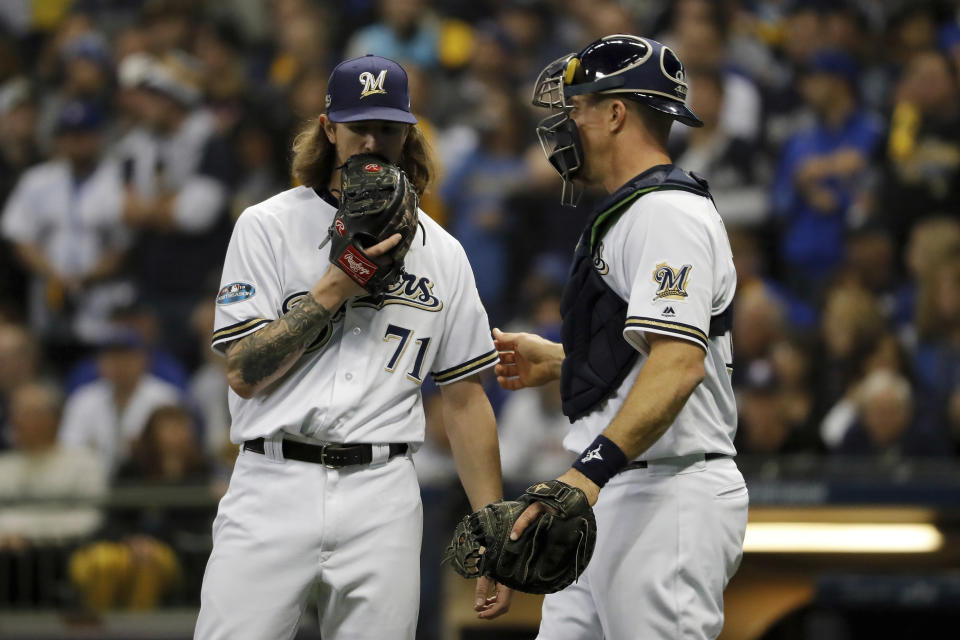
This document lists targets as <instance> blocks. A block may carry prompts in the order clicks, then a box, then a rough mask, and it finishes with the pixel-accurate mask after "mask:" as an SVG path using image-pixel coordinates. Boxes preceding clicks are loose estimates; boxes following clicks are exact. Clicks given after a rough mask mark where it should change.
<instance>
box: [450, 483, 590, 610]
mask: <svg viewBox="0 0 960 640" xmlns="http://www.w3.org/2000/svg"><path fill="white" fill-rule="evenodd" d="M533 502H543V503H544V504H545V505H547V506H548V507H552V508H553V509H552V510H548V512H547V513H544V514H542V515H541V516H540V517H539V518H537V519H536V520H535V521H534V522H533V524H531V525H530V526H528V527H527V528H526V529H525V530H524V531H523V533H522V534H521V535H520V537H519V538H518V539H517V540H510V530H511V529H512V528H513V523H514V522H516V520H517V518H518V517H520V514H521V513H523V511H524V509H526V508H527V507H528V506H529V505H530V504H531V503H533ZM550 511H555V512H556V513H551V512H550ZM596 538H597V523H596V520H595V519H594V516H593V509H591V508H590V504H589V503H588V502H587V496H586V495H584V493H583V491H581V490H580V489H577V488H576V487H572V486H570V485H568V484H566V483H564V482H560V481H559V480H548V481H546V482H541V483H539V484H536V485H534V486H532V487H530V488H529V489H527V490H526V492H525V493H524V494H523V495H522V496H520V497H519V498H517V499H516V500H511V501H504V502H494V503H491V504H488V505H487V506H485V507H484V508H483V509H480V510H479V511H476V512H475V513H472V514H470V515H468V516H467V517H465V518H464V519H463V520H461V521H460V523H459V524H458V525H457V528H456V529H455V530H454V532H453V540H452V541H451V542H450V545H449V546H448V547H447V549H446V551H445V552H444V554H443V561H442V562H443V563H447V562H449V563H450V564H451V565H452V566H453V569H454V571H456V572H457V573H459V574H460V575H461V576H463V577H464V578H477V577H479V576H489V577H490V578H493V579H494V580H496V581H497V582H499V583H500V584H504V585H506V586H508V587H510V588H511V589H516V590H517V591H525V592H527V593H554V592H555V591H560V590H561V589H563V588H564V587H566V586H567V585H569V584H570V583H572V582H573V581H574V580H576V579H577V578H578V577H579V576H580V574H581V573H583V570H584V569H585V568H586V566H587V563H588V562H590V556H592V555H593V547H594V544H595V543H596Z"/></svg>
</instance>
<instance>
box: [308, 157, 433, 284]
mask: <svg viewBox="0 0 960 640" xmlns="http://www.w3.org/2000/svg"><path fill="white" fill-rule="evenodd" d="M417 200H418V198H417V193H416V191H415V190H414V188H413V185H412V184H411V183H410V180H409V179H407V176H406V174H405V173H404V172H403V171H402V170H401V169H400V168H399V167H397V166H395V165H392V164H390V163H389V162H387V161H386V160H384V159H383V158H381V157H380V156H377V155H373V154H369V153H362V154H357V155H354V156H351V157H350V158H349V159H348V160H347V161H346V163H344V165H343V166H342V167H341V168H340V208H339V209H338V210H337V215H336V217H334V219H333V224H332V225H330V229H329V231H328V232H327V233H328V237H329V240H330V243H331V246H330V262H332V263H333V264H335V265H337V266H338V267H340V269H342V270H343V271H344V272H345V273H346V274H347V275H348V276H350V277H351V278H352V279H353V281H354V282H356V283H357V284H359V285H360V286H361V287H363V288H364V289H366V290H367V292H368V293H370V294H373V295H377V294H381V293H383V292H384V291H387V290H388V289H390V287H392V286H393V285H395V284H396V283H397V282H398V281H399V280H400V276H401V275H402V274H403V259H404V257H405V256H406V255H407V250H409V249H410V245H411V244H412V243H413V237H414V236H415V235H416V233H417V218H418V212H417ZM395 233H399V234H400V235H401V236H403V237H402V239H401V240H400V243H399V244H397V246H396V247H394V248H393V249H391V250H390V251H389V252H388V253H386V254H384V255H382V256H378V257H376V258H373V257H370V256H368V255H367V254H366V253H365V252H364V249H366V248H368V247H370V246H372V245H375V244H377V243H378V242H380V241H381V240H386V239H387V238H389V237H390V236H392V235H393V234H395Z"/></svg>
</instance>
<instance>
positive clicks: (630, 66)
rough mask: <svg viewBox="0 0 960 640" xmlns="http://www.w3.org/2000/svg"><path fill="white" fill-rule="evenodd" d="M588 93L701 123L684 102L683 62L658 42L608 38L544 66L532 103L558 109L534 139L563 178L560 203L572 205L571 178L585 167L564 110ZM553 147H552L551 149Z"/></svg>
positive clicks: (688, 122)
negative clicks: (612, 97) (619, 97)
mask: <svg viewBox="0 0 960 640" xmlns="http://www.w3.org/2000/svg"><path fill="white" fill-rule="evenodd" d="M588 93H594V94H600V95H605V96H606V95H618V96H622V97H624V98H629V99H631V100H636V101H637V102H640V103H642V104H644V105H646V106H648V107H650V108H651V109H656V110H657V111H660V112H662V113H665V114H667V115H668V116H670V117H671V118H673V119H675V120H679V121H680V122H682V123H683V124H686V125H689V126H691V127H702V126H703V122H702V121H701V120H700V118H698V117H697V116H696V114H694V113H693V111H691V110H690V109H689V108H688V107H687V105H686V103H685V100H686V97H687V83H686V81H685V79H684V73H683V64H681V63H680V59H679V58H678V57H677V55H676V54H675V53H674V52H673V51H672V50H671V49H670V48H669V47H665V46H664V45H662V44H660V43H659V42H657V41H656V40H650V39H648V38H640V37H637V36H631V35H622V34H618V35H612V36H606V37H603V38H600V39H599V40H595V41H593V42H591V43H590V44H588V45H587V46H586V47H585V48H584V49H583V50H582V51H580V52H579V53H568V54H567V55H565V56H563V57H561V58H558V59H556V60H554V61H553V62H551V63H550V64H548V65H547V66H546V67H545V68H544V69H543V71H541V72H540V75H539V77H538V78H537V83H536V85H535V87H534V89H533V104H534V106H537V107H547V108H551V109H558V110H559V111H558V112H557V113H554V114H552V115H550V116H548V117H546V118H544V119H543V120H542V121H541V122H540V124H539V125H538V126H537V136H538V137H539V138H540V144H541V146H542V147H543V152H544V153H545V154H546V156H547V159H548V160H549V161H550V164H552V165H553V167H554V168H555V169H556V170H557V172H558V173H559V174H560V176H561V177H562V178H563V194H562V195H561V201H562V202H563V203H564V204H575V203H576V200H577V196H576V194H575V193H574V190H573V188H572V180H573V179H574V178H575V177H576V176H577V174H578V173H579V172H580V170H581V169H582V168H583V148H582V146H581V144H580V134H579V132H578V130H577V126H576V124H575V123H574V122H573V120H571V119H570V117H569V115H568V111H569V108H570V106H571V105H570V103H569V101H568V99H569V98H570V97H571V96H576V95H584V94H588ZM551 146H552V149H551V148H550V147H551Z"/></svg>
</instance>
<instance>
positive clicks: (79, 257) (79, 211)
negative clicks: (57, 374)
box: [2, 160, 132, 341]
mask: <svg viewBox="0 0 960 640" xmlns="http://www.w3.org/2000/svg"><path fill="white" fill-rule="evenodd" d="M122 212H123V183H122V181H121V178H120V167H119V165H118V164H117V163H115V162H111V161H104V162H101V163H100V164H99V165H98V166H97V168H96V169H95V170H94V172H93V173H92V174H90V175H89V176H88V177H87V178H86V179H85V180H83V181H81V182H77V181H76V180H75V179H74V177H73V174H72V172H71V170H70V165H69V164H68V163H67V162H66V161H64V160H53V161H51V162H45V163H43V164H40V165H37V166H36V167H33V168H31V169H29V170H27V171H26V173H24V174H23V176H22V177H21V178H20V181H19V182H18V183H17V186H16V188H15V189H14V190H13V193H12V194H10V197H9V199H8V200H7V203H6V206H5V208H4V212H3V221H2V232H3V235H4V237H6V238H7V239H9V240H11V241H12V242H15V243H23V244H29V245H33V246H36V247H39V248H40V249H41V250H42V251H43V253H44V256H45V257H46V258H47V260H49V261H50V263H51V265H52V266H53V268H54V269H55V270H56V272H57V274H58V275H59V276H60V277H62V278H68V277H82V276H85V275H87V274H89V273H90V272H91V271H92V270H93V269H94V267H95V266H96V265H97V263H98V261H99V260H100V259H101V258H102V257H103V256H104V255H105V254H107V253H110V252H114V251H121V250H124V249H126V248H128V247H129V246H130V244H131V242H132V236H131V234H130V231H129V230H128V229H127V228H126V226H124V224H123V223H122V222H121V214H122ZM46 294H47V292H46V279H45V278H42V277H39V276H37V277H35V278H34V279H33V282H32V283H31V290H30V317H31V323H32V324H33V326H34V327H37V328H39V329H40V330H41V331H47V330H49V329H51V326H50V324H51V318H50V313H49V309H48V302H47V298H46ZM130 295H131V291H130V289H129V286H126V285H123V284H119V283H117V282H101V283H96V284H93V285H91V286H89V287H87V288H86V289H85V290H84V292H83V294H82V296H81V297H80V299H78V300H75V301H74V302H75V303H76V305H77V306H76V310H75V312H74V313H75V315H74V316H73V318H72V322H73V326H72V330H74V331H75V332H76V333H77V334H78V335H79V336H80V337H81V338H83V339H85V340H90V341H94V340H97V339H99V338H101V337H102V336H103V335H104V334H105V333H106V331H107V330H108V324H109V322H108V320H109V314H110V311H111V309H112V308H114V307H115V306H118V305H120V304H123V303H126V302H128V298H129V297H130Z"/></svg>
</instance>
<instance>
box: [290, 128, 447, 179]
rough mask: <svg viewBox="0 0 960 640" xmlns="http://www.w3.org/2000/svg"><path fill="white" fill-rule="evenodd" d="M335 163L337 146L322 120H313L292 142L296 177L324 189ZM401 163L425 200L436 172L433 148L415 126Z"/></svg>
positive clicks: (401, 157) (402, 153)
mask: <svg viewBox="0 0 960 640" xmlns="http://www.w3.org/2000/svg"><path fill="white" fill-rule="evenodd" d="M335 163H336V154H335V149H334V146H333V144H331V142H330V140H328V139H327V135H326V133H324V131H323V124H322V123H321V122H320V119H319V118H314V119H313V120H311V121H310V122H308V123H307V124H306V125H305V126H304V128H303V129H302V130H301V131H300V133H298V134H297V137H296V138H294V140H293V167H292V170H293V176H294V177H295V178H296V179H297V181H299V182H300V184H302V185H304V186H307V187H313V188H315V189H322V188H324V187H326V186H327V185H328V184H329V183H330V176H332V175H333V171H334V169H335ZM398 164H399V165H400V168H401V169H403V171H404V172H405V173H406V174H407V178H409V179H410V182H411V183H412V184H413V186H414V188H415V189H416V190H417V195H418V196H420V197H423V193H424V192H425V191H426V190H427V187H428V186H429V185H430V181H431V180H432V179H433V177H434V175H435V173H436V169H435V165H434V162H433V158H432V157H431V155H430V145H429V144H427V141H426V139H425V138H424V137H423V133H422V132H421V131H420V129H419V127H417V126H416V125H412V126H411V127H410V130H409V132H408V133H407V139H406V140H405V141H404V143H403V149H402V150H401V151H400V162H399V163H398Z"/></svg>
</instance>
